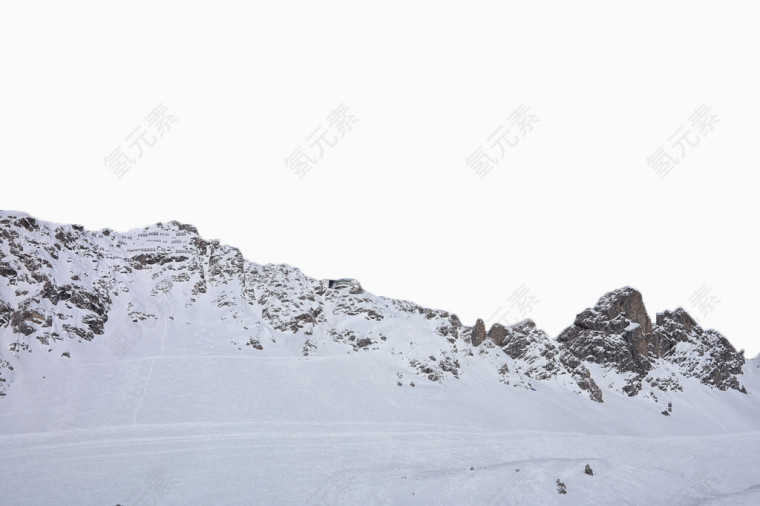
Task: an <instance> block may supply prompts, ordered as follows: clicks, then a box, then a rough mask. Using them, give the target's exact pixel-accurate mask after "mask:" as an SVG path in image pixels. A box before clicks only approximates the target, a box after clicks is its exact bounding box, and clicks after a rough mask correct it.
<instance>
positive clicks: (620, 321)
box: [557, 287, 744, 395]
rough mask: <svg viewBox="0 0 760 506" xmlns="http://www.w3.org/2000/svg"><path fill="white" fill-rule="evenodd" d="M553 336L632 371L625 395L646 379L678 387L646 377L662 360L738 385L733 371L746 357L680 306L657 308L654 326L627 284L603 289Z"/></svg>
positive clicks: (719, 384)
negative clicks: (700, 324)
mask: <svg viewBox="0 0 760 506" xmlns="http://www.w3.org/2000/svg"><path fill="white" fill-rule="evenodd" d="M557 341H558V342H559V343H561V344H562V346H563V347H564V348H565V349H567V350H568V351H569V352H570V353H571V354H572V355H573V356H575V357H576V358H578V359H580V360H583V361H587V362H592V363H596V364H601V365H604V366H607V367H609V368H611V369H613V370H615V371H617V372H620V373H630V374H629V375H628V377H627V384H626V385H625V386H623V388H622V390H623V391H624V392H626V393H628V394H629V395H635V394H637V393H638V392H639V391H640V390H641V388H642V381H645V380H646V381H647V382H648V383H650V384H651V385H652V386H656V387H659V388H661V389H669V388H676V389H677V388H680V386H679V385H678V382H677V381H675V382H674V381H673V380H668V381H665V382H663V381H662V380H661V379H660V377H659V375H654V374H653V375H651V377H648V376H649V373H650V371H652V369H653V367H654V366H655V365H657V364H660V363H670V364H674V365H677V366H679V369H680V372H681V373H682V374H683V375H684V376H686V377H696V378H699V380H700V381H702V382H703V383H705V384H708V385H711V386H714V387H716V388H719V389H721V390H726V389H728V388H735V389H737V390H741V389H742V387H741V386H740V385H739V382H738V379H737V378H736V375H737V374H741V368H742V366H743V365H744V358H743V356H742V355H741V354H740V353H737V352H736V350H735V349H734V348H733V346H731V344H730V343H729V342H728V341H727V340H726V339H725V338H724V337H723V336H722V335H720V334H719V333H718V332H716V331H714V330H708V331H704V330H702V329H701V327H699V325H697V323H696V322H695V321H694V320H693V319H692V318H691V317H690V316H689V315H688V314H687V313H686V311H684V310H683V309H677V310H676V311H673V312H670V311H666V312H665V313H661V314H658V315H657V324H656V325H654V326H653V325H652V322H651V320H650V319H649V316H648V315H647V312H646V309H645V307H644V303H643V300H642V296H641V294H640V293H639V292H638V291H636V290H635V289H633V288H630V287H625V288H622V289H619V290H615V291H612V292H609V293H607V294H605V295H604V296H603V297H602V298H601V299H599V302H597V304H596V305H595V306H594V307H593V308H589V309H586V310H584V311H583V312H581V313H580V314H579V315H578V316H576V318H575V322H574V323H573V325H571V326H570V327H568V328H566V329H565V330H564V331H562V333H561V334H560V335H559V336H558V337H557ZM678 343H683V344H682V345H678ZM677 345H678V346H677ZM704 356H708V357H709V358H708V360H703V359H701V357H704Z"/></svg>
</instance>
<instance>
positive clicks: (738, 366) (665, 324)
mask: <svg viewBox="0 0 760 506" xmlns="http://www.w3.org/2000/svg"><path fill="white" fill-rule="evenodd" d="M652 342H653V343H654V344H656V347H654V351H656V352H657V353H659V354H658V356H659V357H662V359H663V360H665V361H667V362H670V363H672V364H676V365H678V366H679V368H680V369H681V371H682V373H683V374H684V375H685V376H687V377H695V378H699V380H700V381H701V382H702V383H704V384H706V385H710V386H713V387H715V388H718V389H720V390H728V389H729V388H733V389H736V390H740V391H745V390H744V387H742V386H741V385H740V384H739V380H738V378H737V375H740V374H742V368H743V367H744V364H745V360H744V355H743V354H742V353H741V352H738V351H736V349H735V348H734V347H733V346H732V345H731V343H729V342H728V339H726V338H725V337H724V336H723V335H722V334H721V333H720V332H717V331H715V330H712V329H709V330H703V329H702V327H700V326H699V325H698V324H697V322H695V321H694V319H693V318H692V317H691V316H689V314H688V313H687V312H686V311H684V310H683V309H681V308H678V309H676V310H675V311H665V312H664V313H658V314H657V325H655V327H654V331H653V335H652Z"/></svg>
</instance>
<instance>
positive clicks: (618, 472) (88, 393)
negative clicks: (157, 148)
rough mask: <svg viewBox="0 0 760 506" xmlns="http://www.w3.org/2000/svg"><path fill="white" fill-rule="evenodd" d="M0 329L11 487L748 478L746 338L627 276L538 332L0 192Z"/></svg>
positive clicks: (63, 489) (107, 496) (578, 490)
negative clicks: (86, 219)
mask: <svg viewBox="0 0 760 506" xmlns="http://www.w3.org/2000/svg"><path fill="white" fill-rule="evenodd" d="M637 325H638V326H637ZM0 345H1V346H0V392H1V393H2V396H0V451H1V452H2V453H3V455H5V456H6V458H7V459H9V462H13V463H14V465H13V466H10V468H9V469H6V471H5V472H4V473H3V474H2V476H1V477H0V486H2V488H3V490H4V491H5V492H4V493H5V499H6V500H7V501H8V503H9V504H61V503H64V504H109V503H110V504H116V503H120V504H132V503H135V504H139V503H140V502H141V501H144V502H149V503H150V501H152V502H154V503H160V504H211V503H228V504H251V503H254V504H274V503H278V504H356V503H357V502H362V503H368V504H430V503H443V504H559V503H562V504H610V503H611V502H615V503H621V504H644V503H646V504H681V503H683V504H691V503H694V502H697V501H702V502H705V503H708V504H709V503H714V504H741V503H745V504H754V503H756V499H758V495H759V494H758V490H757V489H756V488H754V487H756V485H758V484H759V483H760V480H757V476H760V464H759V463H758V461H757V459H756V458H754V457H753V455H756V454H757V452H758V451H760V436H758V434H760V403H758V402H757V397H756V396H757V392H760V368H759V366H760V357H756V358H754V359H750V360H746V361H745V359H744V357H743V355H742V354H741V353H740V352H737V351H736V350H735V349H734V348H733V347H732V346H731V344H730V343H729V342H728V341H727V340H726V339H725V338H724V337H723V336H721V335H720V334H718V333H717V332H715V331H713V330H703V329H701V328H700V327H699V326H698V325H696V323H695V322H693V320H692V319H691V318H689V317H688V315H687V314H686V313H685V312H683V310H680V309H679V310H675V311H667V312H663V313H661V314H658V315H657V318H656V321H655V322H654V323H653V322H651V320H650V319H649V317H648V315H647V313H646V310H645V309H644V306H643V298H642V297H641V294H639V293H638V292H637V291H636V290H633V289H631V288H628V287H626V288H622V289H619V290H615V291H612V292H610V293H608V294H605V295H604V296H603V297H602V298H601V299H600V300H599V302H598V303H597V304H596V305H595V306H593V307H592V308H589V309H587V310H585V311H582V312H581V313H579V315H578V316H577V317H576V320H575V321H574V322H573V324H572V325H571V326H569V327H568V329H566V330H565V331H563V333H562V334H561V335H560V337H559V339H552V338H551V337H550V336H548V335H547V334H546V333H545V332H543V331H542V330H541V329H540V328H538V327H537V326H536V324H535V323H534V322H532V321H530V320H526V321H523V322H519V323H517V324H515V325H512V326H508V327H505V326H501V325H498V324H495V325H493V326H492V327H491V328H490V329H486V328H485V325H484V324H483V322H482V321H480V320H479V321H477V322H475V323H474V325H472V326H469V325H465V324H463V323H462V322H460V321H459V319H458V318H457V317H456V316H455V315H454V314H452V313H449V312H446V311H442V310H432V309H427V308H423V307H421V306H419V305H417V304H414V303H412V302H408V301H400V300H394V299H389V298H386V297H382V296H377V295H374V294H372V293H369V292H367V291H365V290H364V289H363V288H362V287H361V286H360V285H357V284H351V283H347V284H344V285H343V286H341V287H338V288H335V287H333V288H330V287H329V283H325V282H323V281H322V280H317V279H313V278H310V277H308V276H306V275H305V274H304V273H302V272H301V271H300V270H299V269H297V268H295V267H291V266H288V265H273V264H269V265H258V264H255V263H252V262H249V261H248V260H246V259H245V258H243V256H242V254H241V253H240V252H239V251H238V250H237V249H235V248H232V247H229V246H224V245H221V244H219V243H218V242H217V241H207V240H205V239H203V238H202V237H201V236H200V235H199V234H198V231H197V230H196V229H195V228H194V227H192V226H190V225H183V224H180V223H177V222H171V223H164V224H156V225H152V226H149V227H145V228H141V229H135V230H132V231H129V232H124V233H118V232H115V231H112V230H101V231H87V230H85V229H83V228H82V227H79V226H75V225H71V226H70V225H58V224H53V223H48V222H44V221H41V220H37V219H35V218H32V217H31V216H28V215H25V214H23V213H18V212H8V211H2V212H0ZM69 462H74V463H75V464H73V465H72V464H69ZM586 464H589V465H590V467H592V468H593V472H594V474H593V476H591V475H588V474H586V473H585V472H584V466H585V465H586ZM41 469H42V470H44V471H46V472H40V470H41ZM159 478H160V480H159ZM557 480H560V481H561V482H562V483H563V484H564V485H566V488H567V494H560V493H559V492H558V489H559V487H558V485H557V483H556V481H557ZM642 483H647V487H642V485H641V484H642ZM62 494H63V495H62ZM621 498H623V499H622V500H621ZM626 498H627V499H626ZM3 502H4V501H3Z"/></svg>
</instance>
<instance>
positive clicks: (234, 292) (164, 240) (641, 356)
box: [0, 211, 747, 402]
mask: <svg viewBox="0 0 760 506" xmlns="http://www.w3.org/2000/svg"><path fill="white" fill-rule="evenodd" d="M168 301H171V303H172V304H173V305H175V306H176V305H178V304H180V305H181V306H184V308H185V310H190V311H192V310H193V309H197V308H199V307H207V306H208V307H211V308H212V309H214V310H220V312H219V314H220V316H219V318H220V325H221V322H225V321H226V320H228V319H231V320H233V321H234V322H235V323H234V324H231V325H226V324H225V325H226V326H225V327H224V330H222V329H221V327H220V334H224V335H225V337H224V338H223V339H229V343H228V344H231V345H232V346H238V345H240V346H241V349H242V348H243V347H244V348H245V349H246V350H250V351H254V352H255V351H262V350H264V349H265V348H266V347H267V346H268V344H269V343H270V342H276V341H277V340H278V339H287V340H293V339H294V338H295V341H293V342H294V343H295V342H298V345H296V346H295V350H296V351H297V352H298V353H299V354H300V356H303V357H308V356H310V355H313V354H315V353H319V351H318V350H319V349H320V348H322V347H324V344H325V343H327V342H332V343H338V344H340V345H341V346H344V347H347V349H349V350H350V352H362V351H370V350H381V349H384V348H387V349H388V351H390V352H391V353H398V354H401V353H402V352H401V351H400V349H398V348H397V347H396V346H397V345H398V343H400V342H401V340H402V339H404V338H405V337H406V336H407V332H409V333H411V334H412V337H413V341H412V343H413V342H414V339H418V338H420V337H421V336H426V338H428V339H431V341H432V342H434V343H435V346H436V349H437V353H436V354H435V355H429V356H426V357H425V356H415V355H414V353H411V351H407V356H412V358H408V359H406V364H405V370H406V371H408V372H410V373H413V374H416V375H419V376H421V377H423V378H425V379H427V380H428V381H433V382H439V383H445V382H447V381H450V380H456V379H458V378H459V376H460V374H461V373H465V372H463V371H462V362H464V360H465V359H469V357H475V356H479V357H483V359H484V360H489V361H491V362H493V363H494V367H495V368H496V369H497V371H498V374H499V377H500V378H501V381H502V382H503V383H505V384H507V385H513V386H516V385H519V386H523V387H525V388H533V387H534V386H535V384H536V383H537V382H544V381H550V380H551V381H557V382H559V383H560V384H562V385H564V386H565V387H566V388H567V389H569V390H570V391H573V392H575V393H578V394H580V393H583V394H584V395H585V396H587V397H588V398H589V399H591V400H593V401H596V402H604V396H605V392H607V391H612V392H616V393H622V394H624V395H627V396H637V395H639V394H640V393H642V392H644V393H645V394H647V396H650V397H652V398H656V392H670V391H679V390H681V389H682V388H683V387H682V384H683V383H684V382H685V381H687V380H688V379H689V378H694V379H697V380H698V381H699V382H700V383H701V384H703V385H704V386H708V387H713V388H716V389H718V390H729V389H730V390H736V391H739V392H742V393H747V391H746V389H745V388H744V386H742V384H741V381H740V377H741V375H742V374H743V367H744V365H745V358H744V356H743V354H742V353H741V352H737V351H736V349H735V348H734V347H733V346H732V345H731V343H730V342H729V341H728V340H727V339H726V338H725V337H724V336H722V335H721V334H720V333H718V332H717V331H714V330H712V329H708V330H704V329H702V328H701V327H700V326H699V325H698V324H697V323H696V322H695V321H694V320H693V319H692V318H691V317H690V316H689V315H688V313H686V311H684V310H683V309H681V308H678V309H676V310H673V311H664V312H662V313H658V314H657V315H656V319H655V323H652V320H651V318H650V317H649V315H648V313H647V311H646V308H645V306H644V303H643V297H642V295H641V294H640V293H639V292H638V291H637V290H635V289H634V288H631V287H623V288H620V289H617V290H613V291H610V292H608V293H606V294H604V295H602V297H601V298H600V299H599V301H597V303H596V304H595V305H594V306H593V307H591V308H587V309H585V310H583V311H582V312H580V313H578V315H577V316H576V318H575V320H574V322H573V323H572V324H571V325H569V326H568V327H567V328H566V329H565V330H563V331H562V332H561V333H560V334H559V336H557V338H556V339H552V338H551V337H549V336H548V335H547V334H546V333H545V332H544V331H542V330H541V329H539V328H538V327H537V326H536V324H535V322H533V321H532V320H524V321H521V322H517V323H515V324H513V325H509V326H504V325H501V324H498V323H496V324H493V325H492V326H491V328H490V329H486V328H485V324H484V323H483V321H482V320H477V321H476V322H475V324H474V325H472V326H467V325H464V324H462V322H461V321H460V320H459V318H458V317H457V316H456V315H455V314H453V313H450V312H448V311H444V310H436V309H428V308H423V307H422V306H419V305H417V304H415V303H413V302H409V301H403V300H396V299H389V298H386V297H382V296H377V295H374V294H371V293H369V292H366V291H365V290H364V289H363V288H362V287H361V286H360V285H359V284H354V285H347V286H344V287H341V288H337V289H336V288H330V287H329V286H328V283H325V280H317V279H314V278H311V277H309V276H306V275H305V274H304V273H303V272H301V271H300V269H298V268H296V267H293V266H290V265H287V264H266V265H259V264H255V263H253V262H250V261H248V260H246V259H245V258H244V257H243V255H242V254H241V252H240V251H239V250H238V249H237V248H234V247H232V246H227V245H222V244H220V243H219V241H217V240H210V241H209V240H205V239H203V238H202V237H201V236H200V234H199V233H198V230H197V229H196V228H195V227H194V226H192V225H188V224H182V223H180V222H178V221H171V222H168V223H157V224H154V225H149V226H146V227H143V228H135V229H132V230H129V231H127V232H123V233H119V232H115V231H113V230H111V229H108V228H105V229H101V230H99V231H88V230H85V229H84V228H83V227H81V226H79V225H63V224H56V223H50V222H46V221H42V220H38V219H36V218H34V217H32V216H30V215H28V214H27V213H19V212H13V211H1V212H0V332H2V334H1V336H2V339H3V345H4V346H3V351H0V353H1V354H0V396H4V395H5V394H6V392H7V391H8V389H9V388H10V386H11V384H12V383H13V381H14V379H15V372H14V371H15V368H14V365H15V366H18V364H20V363H21V362H23V359H24V356H25V354H30V353H33V352H34V351H35V350H39V352H43V351H45V350H47V353H52V351H53V350H54V349H55V350H56V351H60V353H58V355H59V357H60V359H62V360H66V359H68V358H70V355H71V353H70V352H69V351H67V350H66V347H67V342H68V341H70V340H74V341H79V342H82V341H104V342H105V343H107V346H108V348H109V349H110V350H114V349H117V348H118V349H122V348H129V347H130V346H135V343H136V341H138V340H139V339H140V338H141V337H143V336H146V335H150V334H152V333H154V331H155V326H156V325H155V324H156V323H157V322H158V321H160V320H163V321H164V322H167V321H168V319H169V318H172V319H174V318H175V317H177V318H178V317H179V316H178V315H177V314H169V313H168V307H169V306H168V305H167V304H168ZM389 322H392V323H393V325H389ZM399 326H402V327H403V328H405V329H406V330H404V331H403V332H402V331H399V330H398V329H399ZM228 334H229V335H228ZM108 343H111V344H108ZM125 343H127V344H125ZM233 343H234V344H233ZM389 343H393V346H391V347H389ZM412 343H410V345H411V344H412ZM6 349H7V350H8V351H9V352H10V353H6V352H5V350H6ZM128 351H129V350H128V349H127V350H126V351H124V353H127V352H128ZM66 353H68V356H66ZM2 354H7V355H8V356H7V357H6V356H3V355H2ZM405 358H406V357H405ZM597 366H598V367H597ZM598 368H601V372H602V374H601V376H600V374H599V372H593V371H594V370H596V369H598ZM465 369H466V368H465ZM608 376H610V377H612V376H614V379H613V380H611V381H610V380H609V378H608ZM600 385H602V386H600Z"/></svg>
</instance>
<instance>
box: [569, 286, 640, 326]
mask: <svg viewBox="0 0 760 506" xmlns="http://www.w3.org/2000/svg"><path fill="white" fill-rule="evenodd" d="M575 325H578V326H579V327H581V328H584V329H590V330H600V331H607V332H610V331H612V332H621V331H624V330H626V329H627V330H634V329H635V328H637V327H636V326H638V328H640V331H641V333H643V334H648V333H650V332H652V320H651V319H650V318H649V315H648V314H647V310H646V308H645V307H644V299H643V297H642V296H641V292H639V291H638V290H636V289H635V288H631V287H630V286H626V287H623V288H619V289H617V290H613V291H611V292H608V293H606V294H604V295H603V296H602V297H601V298H600V299H599V301H598V302H597V303H596V305H595V306H594V307H593V308H589V309H586V310H585V311H583V312H582V313H580V314H578V316H576V318H575Z"/></svg>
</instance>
